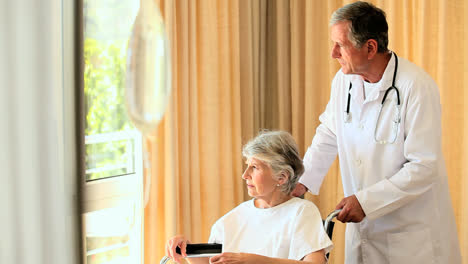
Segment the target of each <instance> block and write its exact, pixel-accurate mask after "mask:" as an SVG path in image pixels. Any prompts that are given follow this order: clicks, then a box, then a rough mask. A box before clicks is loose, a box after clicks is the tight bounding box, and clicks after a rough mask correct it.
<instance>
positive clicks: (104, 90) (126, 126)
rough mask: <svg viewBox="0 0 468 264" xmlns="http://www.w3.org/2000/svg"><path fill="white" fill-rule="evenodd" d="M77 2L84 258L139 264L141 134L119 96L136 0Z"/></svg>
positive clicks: (93, 263) (91, 263)
mask: <svg viewBox="0 0 468 264" xmlns="http://www.w3.org/2000/svg"><path fill="white" fill-rule="evenodd" d="M82 1H83V18H82V22H83V24H82V26H83V34H84V36H83V45H84V46H83V52H84V54H83V57H84V76H83V78H84V95H85V100H84V103H85V106H84V108H85V115H86V116H85V118H86V121H85V164H86V175H85V178H84V179H83V195H84V199H83V200H84V204H83V208H84V212H83V231H84V232H83V243H84V250H85V253H84V254H85V257H84V259H85V262H86V263H87V264H104V263H106V264H118V263H142V248H143V247H142V219H143V205H142V204H143V194H142V193H143V191H142V185H143V184H142V182H143V181H142V171H143V161H142V137H141V134H140V133H139V132H138V131H136V130H135V128H134V127H133V126H132V124H131V123H130V122H129V119H128V116H127V113H126V109H125V101H124V90H125V87H124V85H125V72H126V69H125V67H126V52H127V43H128V39H129V37H130V34H131V29H132V24H133V22H134V19H135V17H136V14H137V11H138V8H139V1H134V0H82Z"/></svg>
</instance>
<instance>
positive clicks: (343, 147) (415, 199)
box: [300, 56, 461, 264]
mask: <svg viewBox="0 0 468 264" xmlns="http://www.w3.org/2000/svg"><path fill="white" fill-rule="evenodd" d="M398 59H399V60H398V72H397V77H396V84H395V86H396V87H397V88H398V89H399V93H400V98H401V123H400V127H399V130H398V134H397V139H396V142H395V143H393V144H387V145H381V144H377V143H375V141H374V129H375V124H376V120H377V116H378V111H379V108H380V106H381V102H382V98H383V95H384V93H385V90H386V89H387V88H389V87H390V86H391V84H392V78H393V71H394V65H395V58H394V56H392V58H391V60H390V61H389V63H388V65H387V68H386V70H385V72H384V75H383V77H382V79H381V80H380V81H379V82H378V83H377V84H375V85H374V86H375V88H374V89H372V90H371V92H370V93H369V94H368V95H367V96H366V99H365V100H364V92H363V80H362V78H361V77H360V76H357V75H345V74H343V73H342V72H341V70H340V71H339V72H338V73H337V74H336V76H335V78H334V80H333V83H332V91H331V97H330V101H329V103H328V105H327V108H326V110H325V111H324V113H323V114H322V115H321V116H320V121H321V124H320V126H319V127H318V128H317V132H316V135H315V137H314V139H313V141H312V144H311V146H310V147H309V148H308V150H307V152H306V154H305V157H304V166H305V173H304V175H303V176H302V177H301V179H300V182H301V183H303V184H304V185H306V186H307V187H308V188H309V191H310V192H312V193H313V194H318V191H319V188H320V185H321V183H322V180H323V177H324V176H325V174H326V172H327V171H328V169H329V167H330V165H331V164H332V162H333V161H334V159H335V158H336V155H337V154H338V156H339V160H340V169H341V176H342V181H343V189H344V196H345V197H347V196H350V195H353V194H355V195H356V197H357V199H358V200H359V202H360V204H361V206H362V208H363V210H364V212H365V213H366V217H365V218H364V220H363V221H362V222H361V223H356V224H355V223H349V224H347V227H346V247H345V263H346V264H354V263H369V264H383V263H390V264H394V263H395V264H396V263H398V264H401V263H412V264H414V263H421V264H423V263H424V264H427V263H440V264H442V263H443V264H446V263H451V264H452V263H461V256H460V249H459V243H458V237H457V231H456V226H455V220H454V214H453V208H452V203H451V199H450V195H449V190H448V183H447V174H446V169H445V162H444V159H443V156H442V148H441V136H442V135H441V110H440V101H439V92H438V88H437V85H436V84H435V82H434V81H433V80H432V79H431V77H430V76H429V75H428V74H427V73H425V72H424V71H423V70H422V69H421V68H419V67H417V66H416V65H414V64H412V63H411V62H409V61H407V60H405V59H403V58H398ZM350 81H351V82H352V83H353V86H352V89H351V104H350V112H351V122H350V123H345V122H344V117H345V110H346V102H347V98H348V88H349V83H350ZM395 100H396V96H395V94H394V93H393V92H391V93H390V94H389V95H388V96H387V99H386V101H387V103H390V102H391V103H392V105H394V104H395V103H396V102H395ZM387 103H386V106H385V107H384V108H383V110H382V114H381V119H380V122H379V129H378V131H377V137H378V139H379V140H385V139H387V140H388V139H391V137H392V135H391V134H390V133H392V132H393V131H392V123H393V122H392V121H393V119H394V118H395V113H396V110H395V108H394V107H393V106H392V107H388V105H387Z"/></svg>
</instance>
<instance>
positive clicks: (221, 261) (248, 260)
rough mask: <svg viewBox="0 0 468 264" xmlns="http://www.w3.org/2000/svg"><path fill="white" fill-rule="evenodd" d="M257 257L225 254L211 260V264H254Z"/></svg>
mask: <svg viewBox="0 0 468 264" xmlns="http://www.w3.org/2000/svg"><path fill="white" fill-rule="evenodd" d="M256 257H257V255H254V254H247V253H231V252H224V253H221V254H219V255H216V256H214V257H211V258H210V263H211V264H254V263H257V262H256V261H255V259H256Z"/></svg>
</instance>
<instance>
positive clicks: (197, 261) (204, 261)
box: [185, 257, 210, 264]
mask: <svg viewBox="0 0 468 264" xmlns="http://www.w3.org/2000/svg"><path fill="white" fill-rule="evenodd" d="M185 260H186V261H187V262H188V263H190V264H208V263H210V258H208V257H204V258H185Z"/></svg>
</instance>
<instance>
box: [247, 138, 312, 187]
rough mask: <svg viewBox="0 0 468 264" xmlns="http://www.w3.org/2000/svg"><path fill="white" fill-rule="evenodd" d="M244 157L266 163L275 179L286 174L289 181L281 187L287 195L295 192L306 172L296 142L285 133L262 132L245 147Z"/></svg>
mask: <svg viewBox="0 0 468 264" xmlns="http://www.w3.org/2000/svg"><path fill="white" fill-rule="evenodd" d="M242 155H243V156H244V157H245V158H246V159H250V158H252V157H253V158H256V159H258V160H261V161H263V162H265V163H266V164H267V165H269V166H270V168H271V169H272V170H273V174H274V176H273V177H275V178H276V179H279V178H280V175H281V174H282V173H283V174H286V175H287V176H288V180H287V182H286V183H285V184H283V185H281V187H280V189H281V191H283V192H284V193H286V194H290V193H291V192H292V191H293V190H294V188H295V187H296V184H297V181H298V180H299V177H301V175H302V173H303V172H304V165H303V164H302V159H301V157H300V156H299V151H298V147H297V144H296V141H294V138H293V137H292V136H291V134H289V133H288V132H285V131H262V132H260V133H259V134H258V135H257V136H256V137H255V138H254V139H252V140H250V141H249V142H248V143H247V144H246V145H245V146H244V148H243V149H242Z"/></svg>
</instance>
